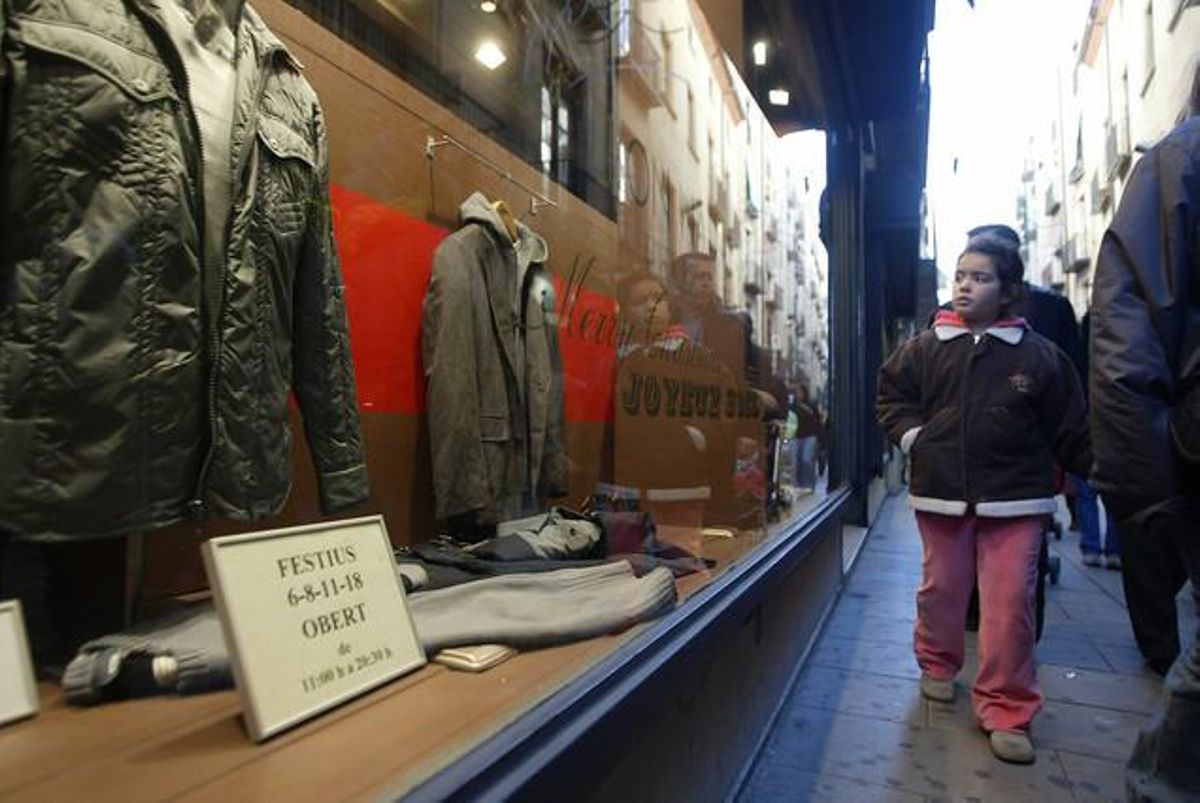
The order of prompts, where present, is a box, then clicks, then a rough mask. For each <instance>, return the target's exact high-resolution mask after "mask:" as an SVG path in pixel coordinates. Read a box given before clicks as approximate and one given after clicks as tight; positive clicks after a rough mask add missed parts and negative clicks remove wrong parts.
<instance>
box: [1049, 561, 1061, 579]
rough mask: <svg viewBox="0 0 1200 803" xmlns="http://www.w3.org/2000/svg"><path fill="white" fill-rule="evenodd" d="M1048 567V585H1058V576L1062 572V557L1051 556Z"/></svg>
mask: <svg viewBox="0 0 1200 803" xmlns="http://www.w3.org/2000/svg"><path fill="white" fill-rule="evenodd" d="M1048 563H1049V569H1050V585H1052V586H1056V585H1058V576H1059V575H1060V574H1061V573H1062V558H1059V557H1052V558H1050V560H1049V561H1048Z"/></svg>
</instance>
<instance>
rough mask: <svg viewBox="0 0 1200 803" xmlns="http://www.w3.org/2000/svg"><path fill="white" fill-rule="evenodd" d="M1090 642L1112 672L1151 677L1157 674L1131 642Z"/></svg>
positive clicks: (1155, 676) (1156, 676)
mask: <svg viewBox="0 0 1200 803" xmlns="http://www.w3.org/2000/svg"><path fill="white" fill-rule="evenodd" d="M1092 643H1093V644H1094V645H1095V647H1096V651H1097V652H1099V653H1100V655H1102V656H1103V657H1104V660H1105V662H1106V663H1107V664H1108V666H1109V668H1110V670H1111V671H1112V672H1113V673H1115V674H1118V675H1132V676H1136V677H1147V678H1151V679H1154V678H1158V675H1156V674H1154V672H1153V671H1151V669H1150V668H1149V667H1148V666H1146V659H1145V658H1143V657H1142V653H1141V651H1139V650H1138V648H1137V647H1135V646H1134V645H1133V644H1132V643H1129V644H1117V643H1114V642H1111V641H1107V640H1106V641H1095V640H1093V641H1092ZM1160 680H1161V679H1160Z"/></svg>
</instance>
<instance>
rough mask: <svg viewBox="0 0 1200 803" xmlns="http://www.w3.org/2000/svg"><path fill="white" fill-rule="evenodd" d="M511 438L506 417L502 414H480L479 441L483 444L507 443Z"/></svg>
mask: <svg viewBox="0 0 1200 803" xmlns="http://www.w3.org/2000/svg"><path fill="white" fill-rule="evenodd" d="M511 437H512V432H511V431H510V428H509V425H508V416H507V415H505V414H503V413H499V414H497V413H481V414H480V416H479V439H480V440H481V441H483V442H484V443H507V442H508V441H509V440H510V439H511Z"/></svg>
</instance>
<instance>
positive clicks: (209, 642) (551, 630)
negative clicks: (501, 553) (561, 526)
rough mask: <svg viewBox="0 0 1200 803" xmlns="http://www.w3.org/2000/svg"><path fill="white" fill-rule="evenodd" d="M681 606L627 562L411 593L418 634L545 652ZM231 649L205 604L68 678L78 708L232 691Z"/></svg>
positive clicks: (104, 643) (670, 581)
mask: <svg viewBox="0 0 1200 803" xmlns="http://www.w3.org/2000/svg"><path fill="white" fill-rule="evenodd" d="M675 600H676V594H675V580H674V577H673V576H672V574H671V572H670V571H668V570H667V569H665V568H662V567H659V568H656V569H654V570H653V571H650V572H649V573H647V574H646V575H645V576H643V577H637V576H636V575H635V574H634V571H633V567H632V566H631V565H629V564H628V563H627V562H624V561H620V562H615V563H605V564H600V565H597V566H588V567H584V568H577V569H562V570H559V571H552V572H541V573H537V574H524V575H513V574H509V575H503V576H498V577H490V578H486V579H481V580H477V581H476V582H473V583H466V584H463V585H460V586H455V587H453V588H447V589H443V590H440V591H425V592H416V593H413V594H411V595H410V596H409V601H408V604H409V611H410V613H411V614H412V620H413V624H414V626H415V628H416V631H417V637H418V638H419V639H420V641H421V643H422V644H423V645H424V647H425V649H426V651H427V652H428V653H430V654H432V653H434V652H436V651H437V650H440V649H442V648H444V647H454V646H461V645H470V644H484V643H501V644H509V645H512V646H515V647H526V648H529V647H544V646H549V645H551V644H560V643H565V642H568V641H577V640H580V639H585V638H591V637H593V636H597V635H602V634H605V633H614V632H617V631H619V630H622V629H624V628H626V627H629V626H630V625H632V624H634V623H636V622H640V621H645V620H648V619H651V618H654V617H656V616H660V615H662V614H663V613H665V612H666V611H668V610H670V609H671V608H672V607H673V606H674V604H675ZM232 685H233V674H232V670H231V668H230V664H229V650H228V648H227V646H226V644H225V639H224V636H223V634H222V632H221V626H220V622H219V620H218V618H217V614H216V610H215V608H214V607H213V605H212V603H211V602H204V603H198V604H196V605H192V606H189V607H187V608H185V609H183V610H180V611H176V612H174V613H172V614H171V615H169V616H167V617H164V618H160V619H156V620H153V621H151V622H146V623H144V624H142V625H139V626H137V627H135V628H131V629H130V630H128V631H125V632H122V633H116V634H113V635H109V636H104V637H102V638H98V639H94V640H92V641H90V642H88V643H87V644H84V645H83V646H82V647H80V649H79V652H78V654H77V655H76V656H75V658H74V659H73V660H72V661H71V663H70V665H68V667H67V671H66V673H65V674H64V675H63V689H64V692H65V694H66V697H67V701H68V702H69V703H72V704H75V705H87V704H91V703H98V702H102V701H105V700H115V699H122V698H125V697H131V696H145V695H148V694H155V693H161V692H163V691H174V692H177V693H179V694H196V693H199V692H205V691H212V690H216V689H223V688H229V687H231V686H232Z"/></svg>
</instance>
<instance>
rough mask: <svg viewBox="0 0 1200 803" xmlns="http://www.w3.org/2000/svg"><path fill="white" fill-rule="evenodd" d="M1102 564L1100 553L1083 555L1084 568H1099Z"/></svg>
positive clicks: (1085, 553)
mask: <svg viewBox="0 0 1200 803" xmlns="http://www.w3.org/2000/svg"><path fill="white" fill-rule="evenodd" d="M1100 563H1101V560H1100V553H1099V552H1084V553H1083V565H1084V566H1099V565H1100Z"/></svg>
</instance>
